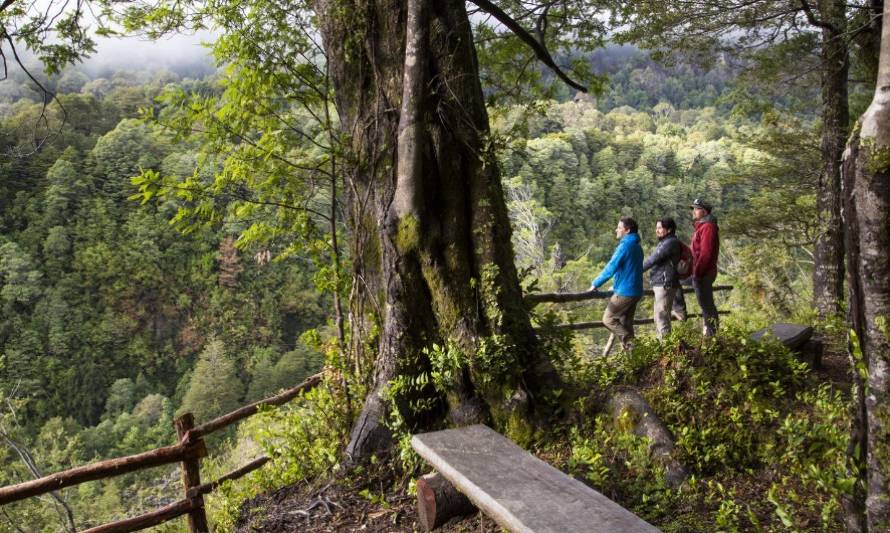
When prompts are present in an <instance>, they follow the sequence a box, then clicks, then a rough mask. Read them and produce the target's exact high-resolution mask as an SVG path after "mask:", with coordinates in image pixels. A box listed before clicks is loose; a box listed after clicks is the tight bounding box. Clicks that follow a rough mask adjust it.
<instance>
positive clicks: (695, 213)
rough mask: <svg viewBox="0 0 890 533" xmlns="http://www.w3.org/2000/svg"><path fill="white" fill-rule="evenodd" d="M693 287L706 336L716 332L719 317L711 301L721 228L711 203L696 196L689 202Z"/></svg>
mask: <svg viewBox="0 0 890 533" xmlns="http://www.w3.org/2000/svg"><path fill="white" fill-rule="evenodd" d="M689 207H690V208H692V220H693V222H694V223H695V233H693V234H692V246H691V248H692V288H693V289H695V297H696V298H697V299H698V305H699V307H701V314H702V319H703V322H704V326H703V328H702V333H703V334H704V335H705V336H706V337H710V336H713V335H714V334H716V333H717V326H718V325H719V319H718V316H717V306H716V305H715V304H714V279H716V278H717V256H718V255H719V254H720V230H719V229H718V228H717V218H716V217H715V216H714V215H712V214H711V205H710V204H708V203H706V202H704V201H702V200H700V199H698V198H696V199H695V200H693V202H692V205H690V206H689Z"/></svg>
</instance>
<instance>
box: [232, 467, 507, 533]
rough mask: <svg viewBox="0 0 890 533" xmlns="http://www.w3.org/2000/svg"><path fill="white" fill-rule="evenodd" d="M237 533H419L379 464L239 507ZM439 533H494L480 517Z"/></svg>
mask: <svg viewBox="0 0 890 533" xmlns="http://www.w3.org/2000/svg"><path fill="white" fill-rule="evenodd" d="M235 531H236V532H238V533H273V532H274V533H289V532H301V533H329V532H338V533H339V532H352V531H361V532H368V533H384V532H385V533H401V532H406V533H409V532H414V531H419V527H418V524H417V506H416V499H415V497H414V496H412V495H409V494H408V490H407V487H405V486H404V485H400V484H399V483H398V480H397V479H396V478H395V477H394V476H393V473H392V471H391V470H390V469H388V468H385V467H384V466H383V465H379V467H378V468H377V469H375V470H373V471H366V472H365V474H364V475H361V476H351V477H349V476H341V477H338V478H335V479H334V480H332V481H331V480H328V481H326V482H325V484H323V485H320V486H319V485H318V484H313V483H301V484H298V485H291V486H289V487H284V488H281V489H279V490H277V491H275V492H272V493H270V494H263V495H260V496H257V497H256V498H253V499H251V500H248V501H246V502H244V504H243V506H242V507H241V518H240V520H239V521H238V523H237V524H236V529H235ZM436 531H437V532H443V533H470V532H472V533H497V532H499V531H501V529H500V527H499V526H498V525H497V524H496V523H495V522H494V521H493V520H492V519H490V518H488V517H487V516H485V515H483V514H482V513H479V512H476V513H474V514H472V515H469V516H466V517H462V518H455V519H452V521H450V522H448V523H447V524H445V525H444V526H443V527H441V528H439V529H437V530H436Z"/></svg>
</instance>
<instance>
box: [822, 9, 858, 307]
mask: <svg viewBox="0 0 890 533" xmlns="http://www.w3.org/2000/svg"><path fill="white" fill-rule="evenodd" d="M819 10H820V16H821V19H822V21H824V22H826V23H828V24H829V25H830V27H823V28H822V149H821V153H822V171H821V173H820V176H819V181H820V183H819V197H818V203H817V207H818V212H819V228H820V230H821V233H820V235H819V237H818V239H817V240H816V249H815V263H816V265H815V269H814V270H813V304H814V306H815V307H816V310H817V311H818V313H819V316H821V317H823V318H824V317H826V316H830V315H836V314H838V313H840V312H841V302H842V301H843V293H844V235H843V228H842V227H841V177H840V161H841V156H842V154H843V152H844V145H845V143H846V142H847V137H848V135H849V129H848V124H849V122H850V111H849V105H848V103H847V74H848V71H849V53H848V49H847V48H848V47H847V41H846V36H845V35H844V31H845V29H846V15H845V12H844V10H845V6H844V0H822V1H821V2H819Z"/></svg>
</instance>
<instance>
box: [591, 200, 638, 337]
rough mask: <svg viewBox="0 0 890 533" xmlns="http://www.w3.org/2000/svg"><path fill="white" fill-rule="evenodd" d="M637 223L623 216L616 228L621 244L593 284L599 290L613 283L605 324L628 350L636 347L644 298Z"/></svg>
mask: <svg viewBox="0 0 890 533" xmlns="http://www.w3.org/2000/svg"><path fill="white" fill-rule="evenodd" d="M637 231H638V226H637V222H636V221H635V220H634V219H632V218H629V217H628V218H622V219H621V220H619V221H618V226H617V227H616V228H615V237H616V238H617V239H618V247H617V248H615V253H613V254H612V259H610V260H609V263H608V264H607V265H606V267H605V268H604V269H603V271H602V272H600V275H599V276H597V277H596V279H594V280H593V282H592V283H591V284H590V288H591V290H594V291H595V290H598V289H599V288H600V287H601V286H602V285H603V284H604V283H605V282H607V281H609V279H611V278H613V277H614V278H615V281H614V282H613V283H612V297H611V298H609V303H608V305H606V311H605V313H603V324H604V325H605V326H606V328H607V329H608V330H609V331H611V332H612V334H614V335H615V336H616V337H618V340H620V341H621V346H623V347H624V350H625V351H631V350H632V349H633V338H634V313H635V312H636V310H637V304H638V303H639V301H640V298H642V297H643V247H642V246H640V235H639V234H638V233H637Z"/></svg>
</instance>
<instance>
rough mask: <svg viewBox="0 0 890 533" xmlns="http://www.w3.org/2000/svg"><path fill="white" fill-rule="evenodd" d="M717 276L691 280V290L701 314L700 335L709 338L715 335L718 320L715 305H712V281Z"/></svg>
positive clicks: (718, 323)
mask: <svg viewBox="0 0 890 533" xmlns="http://www.w3.org/2000/svg"><path fill="white" fill-rule="evenodd" d="M716 277H717V276H705V277H701V278H692V288H693V289H695V297H696V298H697V299H698V306H699V307H701V314H702V322H703V327H702V334H703V335H705V336H706V337H711V336H713V335H714V334H715V333H717V326H719V325H720V319H719V318H718V315H717V305H715V304H714V279H715V278H716Z"/></svg>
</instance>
